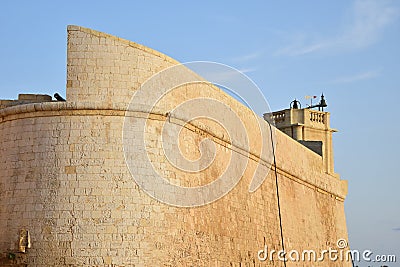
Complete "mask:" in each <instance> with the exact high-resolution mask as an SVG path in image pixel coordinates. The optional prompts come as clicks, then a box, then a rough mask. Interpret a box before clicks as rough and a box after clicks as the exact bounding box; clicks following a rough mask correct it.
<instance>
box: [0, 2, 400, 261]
mask: <svg viewBox="0 0 400 267" xmlns="http://www.w3.org/2000/svg"><path fill="white" fill-rule="evenodd" d="M0 7H1V8H0V36H1V37H0V38H1V42H0V58H1V61H0V73H1V76H2V79H1V82H0V98H1V99H8V98H9V99H13V98H16V97H17V95H18V93H22V92H27V93H36V92H37V93H47V94H51V95H52V94H53V93H54V92H60V93H61V94H62V95H65V80H66V79H65V77H66V26H67V25H68V24H74V25H80V26H84V27H89V28H93V29H96V30H99V31H103V32H107V33H110V34H113V35H117V36H119V37H122V38H125V39H128V40H131V41H134V42H137V43H140V44H143V45H146V46H149V47H151V48H153V49H156V50H158V51H160V52H163V53H165V54H167V55H169V56H171V57H173V58H175V59H177V60H179V61H182V62H187V61H194V60H210V61H216V62H220V63H224V64H227V65H230V66H233V67H235V68H237V69H239V70H242V71H243V72H244V73H246V74H247V75H248V76H249V77H250V78H251V79H253V80H254V81H255V82H256V83H257V85H258V86H259V87H260V88H261V90H262V91H263V93H264V94H265V96H266V98H267V100H268V102H269V104H270V106H271V108H272V110H278V109H282V108H287V107H288V105H289V103H290V101H292V100H293V99H294V98H297V99H300V101H301V102H302V104H303V105H305V104H306V103H307V102H306V100H305V99H304V96H305V95H320V94H321V92H324V94H325V96H326V99H327V102H328V105H329V106H328V111H330V112H331V125H332V127H334V128H337V129H338V130H339V132H338V133H336V134H335V138H334V149H335V164H336V167H335V169H336V171H337V172H338V173H340V174H341V177H342V179H346V180H348V181H349V195H348V198H347V199H346V203H345V207H346V214H347V225H348V229H349V237H350V244H351V246H352V248H354V249H356V248H357V249H365V248H369V249H371V250H373V251H374V252H375V253H383V254H384V253H386V254H388V253H391V254H393V253H394V254H397V256H398V261H400V230H399V228H400V208H399V204H400V194H399V193H398V192H399V189H400V175H399V172H398V170H397V167H398V164H399V160H398V158H399V157H398V153H399V151H400V146H399V142H398V137H399V132H400V126H399V122H398V117H399V115H400V114H399V111H398V110H399V109H398V105H399V104H400V88H399V84H400V52H399V47H400V2H399V1H385V0H382V1H379V0H377V1H347V0H346V1H345V0H342V1H327V0H326V1H324V0H322V1H251V2H250V1H248V2H246V3H245V2H239V1H237V2H234V3H233V1H190V2H189V1H126V2H121V1H114V2H113V3H111V1H63V2H61V1H1V2H0ZM398 264H399V263H398ZM377 266H378V265H377ZM390 266H395V265H390ZM397 266H399V265H397Z"/></svg>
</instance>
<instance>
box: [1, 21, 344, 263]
mask: <svg viewBox="0 0 400 267" xmlns="http://www.w3.org/2000/svg"><path fill="white" fill-rule="evenodd" d="M67 52H68V57H67V58H68V59H67V64H68V66H67V97H66V98H67V101H66V102H42V103H31V104H25V105H16V106H12V107H6V108H2V109H0V155H1V157H0V229H2V231H1V233H0V263H1V264H2V265H5V266H7V265H18V264H27V265H28V266H66V265H67V266H82V265H89V266H283V263H282V262H280V261H278V260H275V261H273V262H270V261H266V262H260V261H259V260H258V259H257V252H258V250H260V249H263V248H264V245H268V247H269V248H270V249H275V250H279V249H281V241H280V240H281V235H280V225H279V216H278V208H277V194H276V184H275V176H274V172H272V171H270V172H268V175H267V177H266V179H265V181H264V183H263V184H262V185H261V186H260V188H258V190H256V191H255V192H253V193H250V192H248V187H249V184H250V182H251V179H252V175H253V173H254V171H255V168H256V167H257V165H258V164H259V163H260V162H262V159H260V158H259V155H260V149H261V148H260V146H259V144H260V142H259V140H260V138H261V136H260V135H259V134H258V133H257V131H253V129H254V128H255V127H256V124H257V121H255V120H254V119H251V114H250V113H251V112H250V111H249V110H248V109H247V108H246V107H244V106H242V105H241V104H240V103H238V102H237V101H236V100H234V99H232V98H231V97H229V96H227V95H226V94H225V93H223V92H222V91H220V90H218V89H216V88H215V87H213V86H209V85H194V86H195V87H196V88H197V89H198V87H200V88H201V90H191V85H187V86H182V88H178V90H177V91H176V92H175V93H174V94H171V95H169V96H167V100H166V101H165V102H164V103H162V104H161V105H160V106H159V107H158V109H157V110H154V112H152V113H151V114H150V115H149V118H148V120H147V128H146V132H147V133H148V136H149V140H148V141H149V143H148V145H149V146H150V147H151V149H152V155H150V157H151V159H152V160H154V161H158V162H159V164H158V165H157V168H158V169H159V171H160V172H163V173H164V174H165V176H166V177H167V178H168V179H170V180H171V181H173V182H175V183H177V184H181V185H187V186H193V185H198V184H199V183H200V184H205V183H207V182H210V181H209V179H210V177H211V178H212V177H216V176H218V175H219V174H220V172H222V171H223V169H224V168H225V166H226V157H227V156H229V155H230V154H232V153H237V151H234V149H233V147H232V146H230V145H229V140H228V139H226V138H224V137H223V136H219V133H220V132H221V128H219V127H218V126H217V125H216V124H213V123H212V122H210V121H203V122H201V123H199V124H195V123H193V124H190V123H189V124H187V125H186V126H185V128H184V130H183V132H182V136H183V137H180V140H179V141H180V142H181V143H182V147H186V148H187V150H186V151H184V153H186V154H187V155H189V156H193V157H196V156H198V155H197V154H198V149H197V146H194V145H193V144H196V145H197V144H198V143H199V142H200V141H201V140H202V139H203V138H204V137H208V138H210V139H211V140H214V143H215V146H216V151H217V152H219V153H221V155H222V156H217V157H216V158H215V162H214V163H213V164H212V166H211V167H210V168H208V169H206V170H205V171H204V173H202V174H201V175H198V176H197V177H193V175H191V174H185V173H179V171H177V170H174V168H173V167H171V166H169V165H168V164H167V163H166V161H165V158H163V157H162V153H160V151H162V140H161V138H160V129H161V127H162V125H163V124H164V123H179V122H178V121H179V119H175V120H174V119H172V120H171V119H170V118H168V114H167V111H168V110H169V108H170V107H171V106H174V105H176V104H177V103H179V102H182V101H185V100H188V99H191V98H194V97H199V96H203V97H213V98H215V99H218V100H219V101H221V102H224V103H226V104H227V105H228V106H230V107H231V108H232V110H235V111H236V112H237V113H239V114H241V115H240V116H242V117H243V118H249V119H248V120H246V119H244V120H243V121H246V122H245V128H246V132H247V133H248V135H249V136H248V138H249V150H250V151H249V153H247V154H244V155H246V157H248V159H249V160H248V165H247V167H246V170H245V172H244V175H243V178H242V179H241V180H240V182H239V183H238V185H237V186H236V187H235V188H234V189H233V190H232V191H231V192H229V193H228V194H227V195H225V196H224V197H222V198H221V199H219V200H218V201H216V202H213V203H211V204H208V205H204V206H200V207H192V208H182V207H173V206H170V205H166V204H163V203H161V202H159V201H157V200H155V199H153V198H151V197H150V196H148V195H147V194H146V193H144V192H143V190H141V189H140V188H139V186H138V185H137V184H136V183H135V181H134V179H132V176H131V173H130V172H129V170H128V168H127V165H126V162H125V158H124V152H123V144H122V134H123V130H122V129H123V124H124V118H125V114H126V112H125V111H126V108H127V107H128V104H129V101H130V100H131V98H132V95H133V93H134V92H135V91H136V90H137V88H139V87H140V85H141V84H143V83H144V82H145V81H146V80H147V79H148V78H149V77H151V76H152V75H153V74H155V73H157V72H159V71H161V70H163V69H165V68H167V67H170V66H173V65H176V64H178V62H176V61H175V60H173V59H171V58H169V57H167V56H165V55H163V54H161V53H159V52H156V51H154V50H152V49H149V48H147V47H144V46H141V45H138V44H136V43H133V42H129V41H127V40H123V39H120V38H117V37H113V36H110V35H107V34H104V33H100V32H97V31H93V30H90V29H86V28H83V27H78V26H69V27H68V51H67ZM215 112H218V111H217V110H216V111H215ZM135 114H137V117H136V118H134V119H137V120H143V119H144V116H143V114H141V113H140V110H138V112H137V113H135ZM262 127H264V128H265V129H267V128H268V126H267V124H266V123H265V125H263V126H262ZM275 142H276V162H277V173H278V181H279V196H280V203H281V212H282V230H283V237H284V242H285V248H286V250H287V251H289V250H292V249H297V250H299V251H301V250H303V249H314V250H316V251H322V250H324V249H327V248H329V247H335V245H336V241H337V240H338V239H340V238H344V239H347V229H346V221H345V214H344V199H345V197H346V194H347V183H346V181H343V180H340V179H339V176H338V175H337V174H334V173H328V172H326V169H325V168H324V164H323V159H322V157H321V156H319V155H318V154H316V153H314V152H312V151H311V150H309V149H307V148H305V147H304V146H302V145H301V144H300V143H298V142H297V141H295V140H293V139H292V138H290V137H288V136H287V135H286V134H284V133H282V132H280V131H276V136H275ZM196 153H197V154H196ZM137 160H139V161H140V160H141V159H140V158H138V159H137ZM146 173H147V170H146V169H143V168H142V169H141V168H138V169H137V170H134V171H133V175H146ZM22 229H23V230H24V231H22V233H28V232H29V240H30V242H29V243H30V248H26V253H18V251H19V250H20V247H19V245H20V242H19V240H20V234H21V230H22ZM24 238H28V237H27V236H25V237H24ZM13 255H14V256H13ZM21 266H24V265H21ZM287 266H310V265H309V263H304V265H302V264H299V263H290V262H288V264H287ZM314 266H351V263H343V262H331V261H329V260H326V261H324V262H319V263H318V262H317V263H316V264H315V265H314Z"/></svg>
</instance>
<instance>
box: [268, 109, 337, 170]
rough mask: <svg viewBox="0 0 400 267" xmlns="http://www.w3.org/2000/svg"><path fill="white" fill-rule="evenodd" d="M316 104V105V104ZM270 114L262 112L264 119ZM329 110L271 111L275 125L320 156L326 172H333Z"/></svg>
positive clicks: (331, 131) (332, 130)
mask: <svg viewBox="0 0 400 267" xmlns="http://www.w3.org/2000/svg"><path fill="white" fill-rule="evenodd" d="M316 106H318V105H316ZM268 116H271V114H268V113H267V114H264V119H268V118H267V117H268ZM329 117H330V113H329V112H324V111H319V110H313V109H311V108H310V107H308V108H296V105H294V108H293V107H291V108H289V109H284V110H280V111H276V112H273V113H272V120H273V122H274V123H275V126H276V127H277V128H278V129H279V130H281V131H282V132H284V133H285V134H287V135H289V136H290V137H292V138H293V139H295V140H297V141H298V142H299V143H301V144H303V145H304V146H306V147H307V148H309V149H311V150H312V151H314V152H315V153H317V154H319V155H320V156H321V157H322V160H323V164H324V167H325V171H326V173H329V174H332V175H333V174H334V161H333V147H332V133H334V132H337V130H336V129H332V128H331V127H330V123H329Z"/></svg>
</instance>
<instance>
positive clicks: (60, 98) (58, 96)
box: [54, 93, 66, 102]
mask: <svg viewBox="0 0 400 267" xmlns="http://www.w3.org/2000/svg"><path fill="white" fill-rule="evenodd" d="M54 98H55V99H57V101H63V102H65V101H66V100H65V99H64V98H62V96H60V95H59V94H58V93H55V94H54Z"/></svg>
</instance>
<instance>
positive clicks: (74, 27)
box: [67, 25, 181, 64]
mask: <svg viewBox="0 0 400 267" xmlns="http://www.w3.org/2000/svg"><path fill="white" fill-rule="evenodd" d="M71 31H80V32H84V33H87V34H91V35H93V36H96V37H99V38H107V39H111V40H115V41H118V42H120V43H123V44H125V45H128V46H131V47H133V48H137V49H140V50H142V51H145V52H147V53H150V54H153V55H155V56H157V57H160V58H162V59H164V60H166V61H168V62H170V63H173V64H181V63H180V62H179V61H177V60H175V59H173V58H171V57H169V56H167V55H165V54H163V53H161V52H159V51H157V50H154V49H152V48H150V47H147V46H144V45H141V44H138V43H135V42H132V41H129V40H127V39H123V38H120V37H117V36H114V35H111V34H108V33H104V32H100V31H96V30H92V29H89V28H85V27H82V26H77V25H68V26H67V32H71Z"/></svg>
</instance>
